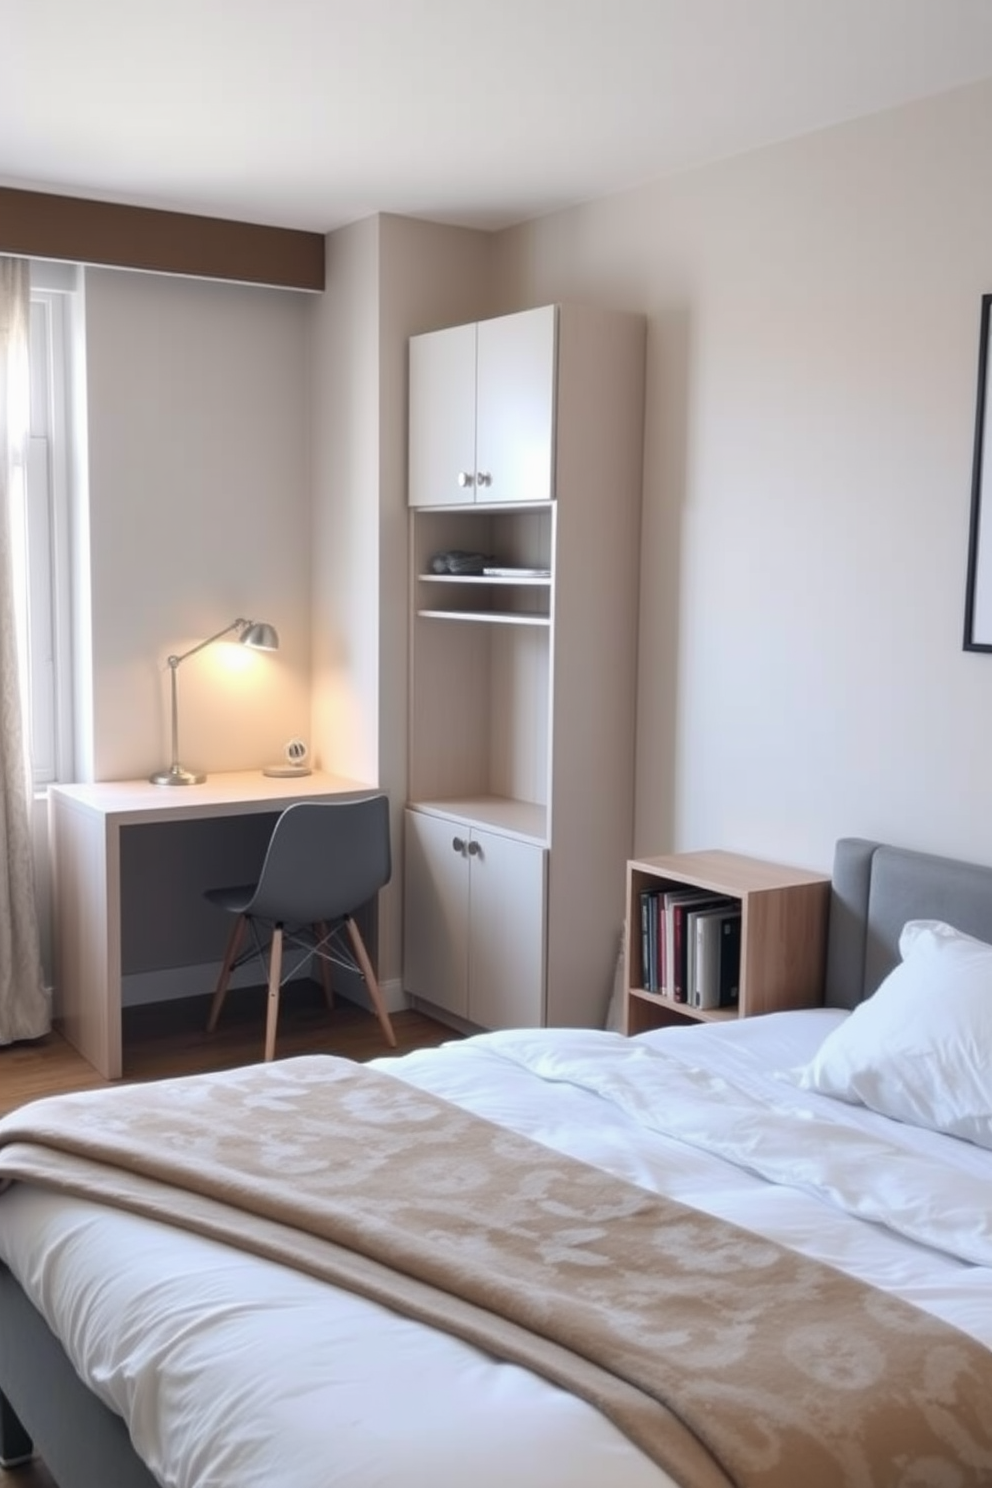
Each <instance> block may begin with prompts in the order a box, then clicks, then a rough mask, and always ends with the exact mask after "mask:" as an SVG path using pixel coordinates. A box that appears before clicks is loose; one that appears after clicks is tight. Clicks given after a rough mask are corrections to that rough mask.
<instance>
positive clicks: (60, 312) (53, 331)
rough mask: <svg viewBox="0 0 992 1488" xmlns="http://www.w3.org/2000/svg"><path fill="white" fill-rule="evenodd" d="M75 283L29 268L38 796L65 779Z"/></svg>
mask: <svg viewBox="0 0 992 1488" xmlns="http://www.w3.org/2000/svg"><path fill="white" fill-rule="evenodd" d="M75 284H76V271H75V269H74V267H73V266H69V265H60V264H32V272H31V310H30V322H29V369H30V405H29V406H30V411H29V430H28V437H27V442H26V445H25V450H24V457H23V468H22V471H21V475H22V480H21V481H20V483H19V486H20V493H21V496H22V504H21V510H20V512H19V513H15V516H19V518H20V520H19V522H16V523H15V564H18V562H19V568H20V572H19V574H18V576H17V577H18V580H19V582H18V584H17V590H18V594H19V598H20V608H21V615H22V625H21V633H22V640H23V645H24V666H25V679H26V689H25V691H26V705H27V737H28V743H29V748H30V753H31V763H32V768H33V772H34V785H35V789H36V790H38V789H43V788H44V787H45V786H46V785H48V784H49V783H51V782H52V781H55V780H65V779H69V778H71V774H72V715H71V699H72V687H71V680H72V679H71V668H70V657H71V627H70V532H69V516H70V505H69V483H70V459H69V435H70V428H71V423H70V417H69V367H70V360H69V354H70V334H71V322H72V314H71V310H72V306H71V296H72V290H73V289H74V288H75ZM16 494H17V486H16V485H15V498H16ZM18 539H19V540H18Z"/></svg>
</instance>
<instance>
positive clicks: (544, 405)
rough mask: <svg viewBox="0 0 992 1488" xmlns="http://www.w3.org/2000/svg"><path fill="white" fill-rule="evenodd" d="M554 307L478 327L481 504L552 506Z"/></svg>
mask: <svg viewBox="0 0 992 1488" xmlns="http://www.w3.org/2000/svg"><path fill="white" fill-rule="evenodd" d="M556 317H557V311H556V309H555V306H554V305H544V306H542V307H541V308H540V309H539V310H524V311H522V312H521V313H520V314H518V315H502V316H499V317H498V318H496V319H495V320H483V321H480V322H479V325H478V352H477V373H476V478H475V499H476V501H479V502H499V501H550V500H551V499H552V497H553V496H554V494H555V489H554V476H555V472H554V447H555V446H554V415H555V327H556Z"/></svg>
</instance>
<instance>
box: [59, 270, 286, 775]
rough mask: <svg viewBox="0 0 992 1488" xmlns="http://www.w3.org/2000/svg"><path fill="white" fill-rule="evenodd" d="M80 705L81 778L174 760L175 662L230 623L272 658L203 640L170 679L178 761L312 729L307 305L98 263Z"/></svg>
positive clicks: (276, 749)
mask: <svg viewBox="0 0 992 1488" xmlns="http://www.w3.org/2000/svg"><path fill="white" fill-rule="evenodd" d="M85 318H86V327H85V335H86V402H87V444H88V485H89V491H88V524H89V534H88V542H89V560H88V563H84V565H83V568H84V571H85V572H86V576H87V580H88V584H89V595H88V596H86V595H85V594H84V595H82V596H79V597H80V599H81V600H82V602H83V604H84V605H86V604H87V603H88V613H86V614H85V616H84V623H83V625H82V626H81V628H80V633H81V634H82V635H83V636H85V637H86V645H87V647H88V648H89V650H88V655H86V656H85V657H84V659H83V660H84V667H85V669H86V670H87V671H89V672H91V675H92V712H91V714H90V715H89V716H88V717H87V716H86V715H85V714H84V719H85V722H84V725H83V726H84V728H85V729H86V737H84V738H83V739H82V740H81V742H80V749H79V757H80V760H81V761H82V762H84V768H83V770H80V771H79V772H78V773H79V774H80V775H83V776H85V775H92V778H94V779H97V780H119V779H128V778H130V777H134V776H142V775H146V774H148V773H149V772H150V771H152V770H153V769H155V768H159V767H161V766H162V765H163V764H167V763H168V760H169V747H170V745H169V703H168V668H167V667H166V666H165V658H166V657H167V656H168V655H169V653H170V652H173V651H174V652H182V651H183V650H185V649H187V648H188V647H190V646H193V645H195V644H196V643H197V641H200V640H203V639H204V638H205V637H206V636H208V635H211V634H212V633H213V632H214V631H217V630H219V629H220V628H221V627H222V626H223V625H226V624H227V623H228V622H229V621H231V620H233V619H235V618H236V617H237V616H245V617H247V618H253V619H263V620H268V621H269V622H270V623H271V624H273V625H275V626H276V628H277V629H278V631H279V636H280V641H281V649H280V651H279V653H278V654H277V655H272V656H269V655H263V654H262V653H254V654H253V653H250V652H248V651H243V650H241V651H237V652H236V655H235V659H236V660H238V661H240V662H242V663H245V664H247V665H245V668H244V670H240V671H232V670H231V667H230V665H229V663H230V661H231V659H232V658H231V654H230V653H231V651H232V649H234V648H231V647H220V646H215V647H212V648H210V649H209V650H208V651H206V652H204V653H202V654H201V655H200V656H196V657H191V658H190V660H189V661H187V662H185V663H184V664H183V665H182V666H181V667H180V670H179V673H178V685H179V716H180V740H179V743H180V755H181V757H182V758H183V760H184V762H185V763H191V764H194V765H197V766H199V767H201V768H205V769H206V770H208V771H218V770H238V769H251V768H253V767H255V766H260V765H262V764H264V763H266V762H267V761H269V760H271V759H280V758H281V757H282V746H283V744H284V742H285V741H286V740H287V739H289V738H291V737H292V736H293V735H294V734H297V733H302V734H306V733H307V731H308V729H309V682H310V567H309V551H310V530H309V529H310V473H309V472H310V465H309V451H308V445H309V366H308V355H307V353H308V336H309V329H308V326H309V299H308V297H307V296H305V295H301V294H292V293H290V292H288V291H275V290H265V289H256V288H250V287H244V286H240V285H231V284H215V283H208V282H205V281H197V280H189V279H178V278H168V277H163V276H159V275H154V274H138V273H128V272H125V271H122V270H120V271H119V270H106V269H90V270H88V271H87V272H86V283H85Z"/></svg>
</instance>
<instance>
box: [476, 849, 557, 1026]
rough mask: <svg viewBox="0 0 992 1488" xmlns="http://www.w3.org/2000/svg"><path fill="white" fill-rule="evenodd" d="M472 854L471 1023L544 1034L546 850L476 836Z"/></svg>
mask: <svg viewBox="0 0 992 1488" xmlns="http://www.w3.org/2000/svg"><path fill="white" fill-rule="evenodd" d="M469 854H470V856H469V864H470V873H469V925H470V932H469V947H468V989H469V991H468V1006H469V1018H470V1020H471V1022H473V1023H476V1024H478V1026H479V1027H480V1028H539V1027H540V1026H541V1024H542V1023H543V1022H544V903H545V891H544V884H545V859H546V853H545V850H544V848H542V847H537V846H536V845H535V844H534V843H530V842H520V841H518V840H517V839H515V838H513V837H503V836H500V835H499V834H498V833H496V832H478V831H476V832H473V833H472V836H471V839H470V841H469Z"/></svg>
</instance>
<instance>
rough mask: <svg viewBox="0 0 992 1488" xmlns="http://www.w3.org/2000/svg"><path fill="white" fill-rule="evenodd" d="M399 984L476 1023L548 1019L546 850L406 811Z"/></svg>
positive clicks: (535, 1023) (521, 1024)
mask: <svg viewBox="0 0 992 1488" xmlns="http://www.w3.org/2000/svg"><path fill="white" fill-rule="evenodd" d="M405 819H406V831H405V846H404V871H405V889H406V893H405V907H404V950H403V985H404V989H405V991H407V992H409V993H410V994H411V995H412V996H414V997H422V998H423V999H424V1001H425V1002H431V1003H434V1005H435V1006H436V1007H439V1008H444V1009H446V1010H447V1011H448V1012H451V1013H456V1014H457V1015H458V1017H460V1018H465V1019H467V1020H468V1021H469V1022H470V1023H474V1024H476V1025H477V1026H478V1027H479V1028H536V1027H539V1026H540V1025H541V1023H542V1022H543V1020H544V905H545V861H546V853H545V850H544V849H543V848H542V847H538V846H536V845H535V844H533V843H529V842H520V841H518V840H517V839H516V838H513V837H504V836H502V835H501V834H500V833H498V832H480V831H471V832H470V831H469V830H468V828H467V827H466V826H465V825H464V823H462V822H459V821H458V820H457V818H454V817H450V818H448V817H442V816H431V815H428V814H427V813H426V812H420V811H407V812H406V813H405Z"/></svg>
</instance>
